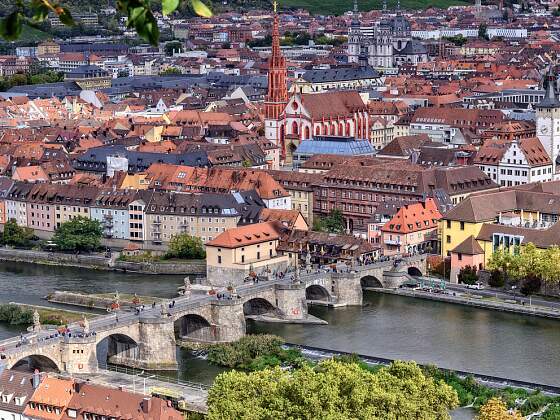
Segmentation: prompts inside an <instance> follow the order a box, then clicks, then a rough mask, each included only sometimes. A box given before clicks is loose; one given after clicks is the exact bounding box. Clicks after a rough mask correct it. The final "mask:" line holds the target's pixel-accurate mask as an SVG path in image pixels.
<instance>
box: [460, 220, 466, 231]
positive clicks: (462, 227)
mask: <svg viewBox="0 0 560 420" xmlns="http://www.w3.org/2000/svg"><path fill="white" fill-rule="evenodd" d="M460 225H461V230H465V222H461V223H460Z"/></svg>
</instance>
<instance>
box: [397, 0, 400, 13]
mask: <svg viewBox="0 0 560 420" xmlns="http://www.w3.org/2000/svg"><path fill="white" fill-rule="evenodd" d="M397 10H399V11H400V10H401V0H397Z"/></svg>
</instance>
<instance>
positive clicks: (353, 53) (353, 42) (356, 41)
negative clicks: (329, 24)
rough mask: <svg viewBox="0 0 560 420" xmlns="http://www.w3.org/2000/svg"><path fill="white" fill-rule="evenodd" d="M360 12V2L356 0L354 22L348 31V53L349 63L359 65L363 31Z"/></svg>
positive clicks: (353, 13)
mask: <svg viewBox="0 0 560 420" xmlns="http://www.w3.org/2000/svg"><path fill="white" fill-rule="evenodd" d="M359 17H360V12H359V10H358V0H354V9H353V11H352V22H351V23H350V29H349V30H348V46H347V47H346V48H347V50H346V53H347V56H348V62H349V63H358V62H359V61H360V53H361V50H362V48H361V43H362V39H361V38H362V37H361V30H360V20H359Z"/></svg>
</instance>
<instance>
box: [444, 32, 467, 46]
mask: <svg viewBox="0 0 560 420" xmlns="http://www.w3.org/2000/svg"><path fill="white" fill-rule="evenodd" d="M444 39H445V40H447V41H449V42H452V43H453V44H455V45H456V46H457V47H462V46H463V45H465V44H466V43H467V38H465V37H464V36H463V35H461V34H459V35H455V36H448V37H445V38H444Z"/></svg>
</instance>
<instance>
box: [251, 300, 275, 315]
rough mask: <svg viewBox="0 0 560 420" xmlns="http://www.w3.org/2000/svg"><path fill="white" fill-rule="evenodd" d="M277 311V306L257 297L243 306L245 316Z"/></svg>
mask: <svg viewBox="0 0 560 420" xmlns="http://www.w3.org/2000/svg"><path fill="white" fill-rule="evenodd" d="M275 311H277V308H276V306H274V305H273V304H272V303H270V302H269V301H268V300H267V299H264V298H261V297H257V298H253V299H249V300H248V301H247V302H245V303H244V304H243V314H244V315H245V316H251V315H263V314H266V313H272V312H275Z"/></svg>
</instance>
